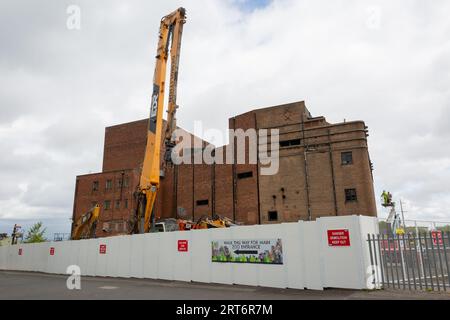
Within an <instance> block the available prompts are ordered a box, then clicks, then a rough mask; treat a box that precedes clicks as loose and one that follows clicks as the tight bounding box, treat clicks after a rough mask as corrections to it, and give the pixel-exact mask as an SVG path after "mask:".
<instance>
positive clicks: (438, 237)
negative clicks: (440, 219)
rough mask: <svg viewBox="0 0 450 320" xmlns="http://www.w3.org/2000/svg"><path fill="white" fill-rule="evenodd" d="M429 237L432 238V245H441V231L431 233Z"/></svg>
mask: <svg viewBox="0 0 450 320" xmlns="http://www.w3.org/2000/svg"><path fill="white" fill-rule="evenodd" d="M431 237H432V238H433V244H434V245H437V244H439V245H442V231H440V230H435V231H431Z"/></svg>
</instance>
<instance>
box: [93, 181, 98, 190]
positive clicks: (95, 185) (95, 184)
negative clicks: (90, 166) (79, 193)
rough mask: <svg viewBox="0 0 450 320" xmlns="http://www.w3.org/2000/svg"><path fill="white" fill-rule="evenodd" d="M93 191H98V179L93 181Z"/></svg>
mask: <svg viewBox="0 0 450 320" xmlns="http://www.w3.org/2000/svg"><path fill="white" fill-rule="evenodd" d="M92 191H98V181H94V182H92Z"/></svg>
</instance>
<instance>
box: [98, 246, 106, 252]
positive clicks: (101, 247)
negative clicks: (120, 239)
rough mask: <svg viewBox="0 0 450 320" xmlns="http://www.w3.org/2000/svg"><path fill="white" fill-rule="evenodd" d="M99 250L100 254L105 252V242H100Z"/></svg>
mask: <svg viewBox="0 0 450 320" xmlns="http://www.w3.org/2000/svg"><path fill="white" fill-rule="evenodd" d="M99 252H100V254H106V244H101V245H100V250H99Z"/></svg>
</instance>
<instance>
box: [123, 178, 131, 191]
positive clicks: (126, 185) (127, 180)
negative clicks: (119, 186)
mask: <svg viewBox="0 0 450 320" xmlns="http://www.w3.org/2000/svg"><path fill="white" fill-rule="evenodd" d="M129 180H130V178H129V177H125V178H124V179H123V186H124V187H125V188H128V184H129Z"/></svg>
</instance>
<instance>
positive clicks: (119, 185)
mask: <svg viewBox="0 0 450 320" xmlns="http://www.w3.org/2000/svg"><path fill="white" fill-rule="evenodd" d="M121 187H122V179H117V188H119V189H120V188H121Z"/></svg>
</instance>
